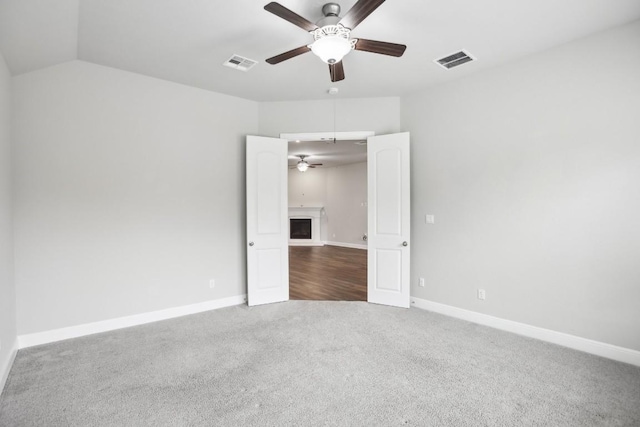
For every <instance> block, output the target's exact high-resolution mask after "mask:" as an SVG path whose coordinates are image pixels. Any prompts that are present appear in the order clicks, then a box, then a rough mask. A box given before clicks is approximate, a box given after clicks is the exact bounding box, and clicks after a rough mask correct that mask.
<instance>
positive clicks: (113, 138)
mask: <svg viewBox="0 0 640 427" xmlns="http://www.w3.org/2000/svg"><path fill="white" fill-rule="evenodd" d="M13 89H14V117H15V121H14V124H15V129H14V130H15V133H14V135H15V140H14V142H15V165H14V167H15V190H16V200H15V205H16V206H15V219H16V221H15V256H16V271H15V275H16V289H17V299H18V306H17V307H18V332H19V334H27V333H33V332H39V331H45V330H51V329H56V328H62V327H66V326H71V325H78V324H84V323H88V322H93V321H99V320H104V319H110V318H117V317H121V316H126V315H131V314H138V313H145V312H149V311H154V310H159V309H164V308H169V307H176V306H182V305H187V304H193V303H198V302H203V301H208V300H214V299H219V298H225V297H230V296H237V295H241V294H243V293H245V292H246V283H245V250H244V238H243V235H244V233H245V208H244V206H245V203H244V194H245V191H244V162H245V160H244V146H245V143H244V141H245V135H246V134H251V133H256V132H257V130H258V104H257V103H256V102H253V101H246V100H242V99H239V98H234V97H230V96H225V95H220V94H216V93H212V92H208V91H204V90H200V89H194V88H190V87H187V86H182V85H178V84H174V83H169V82H166V81H162V80H157V79H152V78H148V77H144V76H141V75H137V74H133V73H127V72H123V71H119V70H115V69H110V68H106V67H102V66H98V65H93V64H89V63H85V62H81V61H74V62H69V63H65V64H62V65H59V66H55V67H51V68H47V69H44V70H41V71H37V72H33V73H29V74H25V75H21V76H18V77H15V78H14V87H13ZM211 278H213V279H215V280H216V287H215V288H214V289H210V288H209V279H211Z"/></svg>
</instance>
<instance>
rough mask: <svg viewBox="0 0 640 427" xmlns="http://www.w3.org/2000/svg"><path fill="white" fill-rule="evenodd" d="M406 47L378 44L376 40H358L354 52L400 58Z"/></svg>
mask: <svg viewBox="0 0 640 427" xmlns="http://www.w3.org/2000/svg"><path fill="white" fill-rule="evenodd" d="M406 48H407V46H405V45H403V44H397V43H387V42H379V41H376V40H367V39H358V41H357V42H356V46H355V48H354V49H355V50H363V51H365V52H372V53H380V54H382V55H389V56H402V54H403V53H404V51H405V49H406Z"/></svg>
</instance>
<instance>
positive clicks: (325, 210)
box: [288, 136, 368, 301]
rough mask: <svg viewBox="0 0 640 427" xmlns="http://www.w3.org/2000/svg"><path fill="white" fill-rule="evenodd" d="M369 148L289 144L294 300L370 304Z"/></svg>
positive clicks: (331, 141)
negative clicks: (368, 252) (368, 289)
mask: <svg viewBox="0 0 640 427" xmlns="http://www.w3.org/2000/svg"><path fill="white" fill-rule="evenodd" d="M300 137H301V136H298V138H300ZM366 144H367V141H366V139H360V138H359V137H356V136H354V139H350V140H337V139H336V138H333V137H327V138H326V139H325V140H317V141H314V140H311V141H302V140H300V139H294V140H292V141H289V151H288V157H289V176H288V211H289V221H290V237H289V297H290V298H291V299H301V300H329V301H367V231H368V228H367V214H368V212H367V147H366ZM307 152H309V153H313V156H308V155H306V154H304V153H307Z"/></svg>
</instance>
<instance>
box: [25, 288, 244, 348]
mask: <svg viewBox="0 0 640 427" xmlns="http://www.w3.org/2000/svg"><path fill="white" fill-rule="evenodd" d="M246 301H247V295H246V294H245V295H238V296H234V297H229V298H223V299H217V300H211V301H205V302H201V303H197V304H191V305H184V306H181V307H173V308H167V309H165V310H158V311H151V312H149V313H142V314H134V315H132V316H126V317H119V318H117V319H109V320H103V321H100V322H93V323H86V324H83V325H77V326H69V327H67V328H60V329H53V330H50V331H44V332H37V333H33V334H26V335H19V336H18V348H26V347H32V346H34V345H40V344H47V343H51V342H55V341H61V340H66V339H69V338H77V337H82V336H85V335H91V334H97V333H100V332H107V331H113V330H115V329H122V328H128V327H130V326H137V325H144V324H145V323H151V322H157V321H159V320H166V319H173V318H174V317H181V316H186V315H189V314H195V313H201V312H203V311H209V310H215V309H218V308H224V307H230V306H233V305H239V304H243V303H245V302H246Z"/></svg>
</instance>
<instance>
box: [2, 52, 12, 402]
mask: <svg viewBox="0 0 640 427" xmlns="http://www.w3.org/2000/svg"><path fill="white" fill-rule="evenodd" d="M10 121H11V76H10V75H9V69H8V68H7V65H6V63H5V61H4V57H3V56H2V54H0V391H2V386H3V381H2V379H3V378H4V375H5V374H6V373H7V368H8V363H9V360H10V357H11V353H12V351H13V350H15V346H16V294H15V286H14V281H13V224H12V190H11V187H12V185H11V179H12V178H11V175H12V172H11V171H12V167H11V144H10V136H11V135H10V126H9V124H10Z"/></svg>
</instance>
